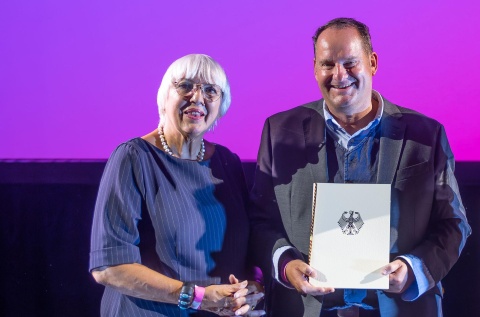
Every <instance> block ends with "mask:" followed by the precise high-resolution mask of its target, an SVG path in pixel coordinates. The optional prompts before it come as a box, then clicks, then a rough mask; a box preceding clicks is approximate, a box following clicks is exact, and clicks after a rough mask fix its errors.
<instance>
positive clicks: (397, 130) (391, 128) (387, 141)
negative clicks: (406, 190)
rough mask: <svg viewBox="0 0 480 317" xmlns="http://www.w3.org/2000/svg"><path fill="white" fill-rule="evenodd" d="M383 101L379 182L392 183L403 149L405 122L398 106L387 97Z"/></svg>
mask: <svg viewBox="0 0 480 317" xmlns="http://www.w3.org/2000/svg"><path fill="white" fill-rule="evenodd" d="M383 101H384V109H383V117H382V121H381V123H380V153H379V161H378V172H377V184H392V183H393V178H394V177H395V172H396V171H397V166H398V162H399V159H400V153H401V150H402V145H403V137H404V135H405V123H403V122H402V121H401V120H400V118H401V117H402V114H401V113H400V111H399V110H398V108H397V107H396V106H395V105H393V104H392V103H390V102H388V101H387V100H385V99H383Z"/></svg>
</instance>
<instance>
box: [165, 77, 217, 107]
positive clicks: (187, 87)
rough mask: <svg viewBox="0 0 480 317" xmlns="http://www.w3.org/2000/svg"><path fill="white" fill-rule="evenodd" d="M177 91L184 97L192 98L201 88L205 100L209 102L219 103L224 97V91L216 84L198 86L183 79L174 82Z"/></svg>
mask: <svg viewBox="0 0 480 317" xmlns="http://www.w3.org/2000/svg"><path fill="white" fill-rule="evenodd" d="M174 85H175V90H176V91H177V93H178V94H179V95H180V96H182V97H190V96H193V95H194V94H195V92H196V91H197V90H198V88H200V89H201V90H202V94H203V98H204V99H205V100H207V101H210V102H213V101H217V100H218V98H220V96H222V89H221V88H220V86H218V85H214V84H197V83H195V82H194V81H192V80H190V79H183V80H181V81H178V82H174Z"/></svg>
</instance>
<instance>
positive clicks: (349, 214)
mask: <svg viewBox="0 0 480 317" xmlns="http://www.w3.org/2000/svg"><path fill="white" fill-rule="evenodd" d="M338 225H339V226H340V229H341V230H342V232H343V233H344V234H348V235H354V234H358V233H359V232H360V229H361V228H362V226H363V220H362V217H361V216H360V213H358V212H354V211H353V210H350V211H344V212H343V214H342V216H341V217H340V220H338Z"/></svg>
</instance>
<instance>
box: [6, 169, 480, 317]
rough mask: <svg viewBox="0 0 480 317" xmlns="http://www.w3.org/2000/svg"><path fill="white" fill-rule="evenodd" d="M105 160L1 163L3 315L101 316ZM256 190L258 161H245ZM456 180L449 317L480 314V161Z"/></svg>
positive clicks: (460, 171) (447, 304) (447, 286)
mask: <svg viewBox="0 0 480 317" xmlns="http://www.w3.org/2000/svg"><path fill="white" fill-rule="evenodd" d="M104 166H105V161H43V162H42V161H33V162H32V161H29V162H18V161H0V211H1V220H0V254H2V259H1V261H0V316H7V317H10V316H12V317H18V316H28V317H35V316H49V317H56V316H58V317H65V316H68V317H76V316H79V317H80V316H81V317H85V316H98V315H99V307H100V300H101V296H102V292H103V286H100V285H97V284H96V283H95V282H94V280H93V278H92V277H91V275H90V274H89V273H88V254H89V243H90V226H91V221H92V215H93V207H94V204H95V198H96V193H97V189H98V184H99V181H100V177H101V174H102V171H103V168H104ZM244 167H245V173H246V176H247V180H248V181H249V184H250V185H251V181H252V176H253V171H254V163H253V162H245V163H244ZM456 174H457V177H458V181H459V184H460V191H461V194H462V198H463V200H464V204H465V206H466V208H467V215H468V218H469V220H470V223H471V226H472V227H473V230H474V231H473V234H472V236H471V237H470V238H469V240H468V242H467V244H466V247H465V250H464V252H463V254H462V256H461V257H460V260H459V262H458V263H457V264H456V266H455V267H454V268H453V270H452V271H451V272H450V273H449V274H448V276H447V277H446V278H445V280H444V288H445V297H444V298H445V300H444V312H445V316H446V317H455V316H469V315H470V316H471V315H472V314H475V313H474V312H478V311H480V300H479V299H480V289H479V288H478V283H479V282H480V270H479V269H478V268H479V267H480V253H479V250H480V233H479V230H478V228H479V227H480V215H479V212H478V211H479V209H480V195H479V193H480V163H479V162H459V163H457V170H456Z"/></svg>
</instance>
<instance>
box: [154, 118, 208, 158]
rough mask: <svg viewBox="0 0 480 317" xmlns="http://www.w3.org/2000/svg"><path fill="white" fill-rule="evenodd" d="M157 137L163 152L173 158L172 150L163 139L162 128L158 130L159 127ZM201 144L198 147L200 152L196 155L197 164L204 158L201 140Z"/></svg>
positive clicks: (203, 147)
mask: <svg viewBox="0 0 480 317" xmlns="http://www.w3.org/2000/svg"><path fill="white" fill-rule="evenodd" d="M158 135H159V136H160V142H161V143H162V146H163V149H164V150H165V152H167V153H168V154H170V155H171V156H173V157H175V155H173V152H172V149H171V148H170V147H169V146H168V144H167V140H166V139H165V134H163V128H160V127H159V128H158ZM201 142H202V144H201V145H200V151H198V154H197V161H198V162H201V161H203V157H204V156H205V142H203V138H202V141H201Z"/></svg>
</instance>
